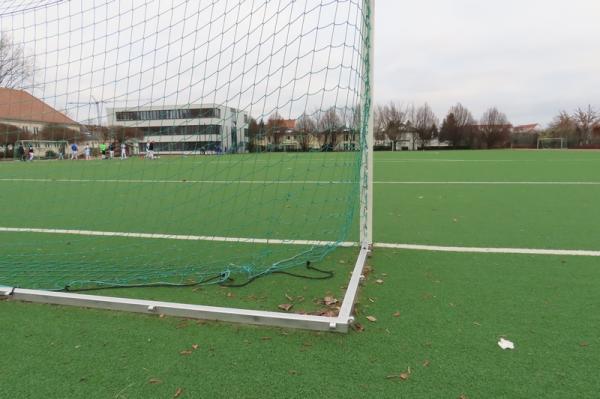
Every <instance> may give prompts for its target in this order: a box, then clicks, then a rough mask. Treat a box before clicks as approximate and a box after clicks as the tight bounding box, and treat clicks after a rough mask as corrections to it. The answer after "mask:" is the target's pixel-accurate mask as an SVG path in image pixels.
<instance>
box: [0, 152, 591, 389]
mask: <svg viewBox="0 0 600 399" xmlns="http://www.w3.org/2000/svg"><path fill="white" fill-rule="evenodd" d="M375 161H376V163H375V165H376V177H375V179H376V181H379V182H382V181H388V182H405V181H413V182H421V181H437V182H444V181H470V182H474V181H487V182H490V181H523V182H534V181H570V182H578V181H588V182H600V178H598V174H597V172H596V171H597V170H600V169H599V168H598V166H600V153H598V152H572V151H564V152H558V151H550V152H520V151H514V152H513V151H497V152H495V151H490V152H448V153H414V154H407V153H397V154H391V153H380V154H376V159H375ZM1 166H2V165H0V167H1ZM3 187H4V186H3ZM375 187H376V191H375V201H376V202H375V210H376V213H375V240H376V241H378V242H380V241H386V242H403V243H415V244H436V245H466V246H494V247H497V246H507V247H545V248H556V249H592V250H600V243H599V242H598V240H597V238H596V237H599V236H600V227H598V223H597V222H598V220H599V216H600V215H599V214H598V210H597V207H594V206H593V204H594V202H597V199H598V198H600V197H599V196H598V194H600V193H598V187H597V186H593V185H591V186H554V185H552V186H536V185H524V186H519V185H506V186H504V185H503V186H495V185H494V186H449V185H443V184H440V185H385V184H376V185H375ZM352 258H353V254H352V253H351V250H338V251H336V252H334V253H333V254H332V255H331V256H330V257H328V258H327V260H326V261H325V262H324V264H323V266H324V268H330V269H334V270H336V271H337V272H338V273H337V276H336V279H335V280H330V281H329V282H327V281H300V280H297V279H287V278H285V277H283V276H272V277H270V278H268V279H265V280H263V281H259V282H257V284H256V285H250V286H248V287H245V288H242V289H239V290H226V289H222V288H217V287H205V288H203V289H202V290H197V291H193V289H183V290H169V289H161V290H154V289H149V290H141V291H137V292H133V291H132V292H131V293H130V294H131V295H133V296H145V297H152V298H157V299H171V300H180V301H192V302H193V301H197V300H198V299H201V301H208V302H212V303H214V304H220V305H228V304H234V303H235V304H237V305H239V306H248V307H254V305H256V307H255V308H265V309H269V308H274V307H275V306H276V304H278V303H283V302H289V298H287V297H286V294H287V295H288V296H291V297H293V298H298V297H304V301H303V303H304V302H306V303H307V305H306V306H308V304H311V303H312V304H314V303H315V301H317V300H318V299H319V298H320V297H322V296H324V295H333V296H336V297H337V296H340V295H342V293H343V285H344V276H347V273H348V271H349V269H350V266H351V265H350V263H351V261H352ZM597 259H598V258H592V257H566V256H530V255H489V254H487V255H484V254H460V253H459V254H448V253H429V252H421V251H400V250H376V251H375V253H374V255H373V257H372V258H371V259H370V260H369V263H370V266H371V267H372V268H373V271H372V272H371V273H370V274H369V276H368V279H367V281H366V282H365V284H364V286H363V287H362V289H361V291H360V297H359V300H358V304H357V321H358V323H359V324H360V326H362V328H360V327H358V328H357V329H358V330H359V331H352V332H351V333H350V334H348V335H335V334H327V333H312V332H303V331H289V330H283V329H272V328H261V327H251V326H239V325H232V324H225V323H202V322H200V323H198V322H195V321H185V320H180V319H176V318H169V317H166V318H160V317H148V316H143V315H131V314H124V313H118V312H108V311H97V310H86V309H77V308H66V307H58V306H46V305H32V304H22V303H16V302H10V301H2V302H0V315H1V316H2V317H1V318H2V321H3V325H4V327H3V328H2V333H1V336H0V338H1V339H0V359H2V362H0V392H2V396H3V397H15V398H21V397H23V398H27V397H48V398H64V397H85V398H96V397H97V398H115V397H120V398H141V397H157V398H162V397H167V398H168V397H174V396H175V395H176V393H177V392H178V390H179V389H181V394H180V395H179V397H189V398H197V397H224V398H230V397H247V398H264V397H282V398H296V397H298V398H300V397H345V398H347V397H356V398H359V397H382V398H384V397H385V398H397V397H423V398H430V397H450V398H453V397H454V398H459V397H461V396H463V397H468V398H479V397H494V398H503V397H504V398H517V397H522V398H537V397H540V398H553V397H556V398H559V397H560V398H563V397H578V398H579V397H581V398H584V397H590V398H593V397H597V392H598V391H600V380H598V379H597V377H596V376H597V368H598V366H600V361H599V360H598V359H600V339H599V338H598V330H599V327H600V316H599V315H600V305H599V304H600V291H599V290H598V289H597V286H598V284H599V283H600V271H599V269H598V260H597ZM378 280H379V281H378ZM229 292H232V294H231V295H228V293H229ZM115 294H123V291H119V292H116V293H115ZM196 303H197V302H196ZM237 305H236V306H237ZM301 306H303V305H302V304H299V305H298V307H301ZM317 308H318V306H316V305H315V306H314V308H313V309H317ZM368 316H373V317H375V319H376V321H369V320H368V319H367V317H368ZM363 328H364V330H363ZM500 337H505V338H507V339H509V340H511V341H514V342H515V344H516V349H515V350H514V351H502V350H501V349H500V348H499V347H498V345H497V341H498V339H499V338H500ZM194 345H198V347H197V349H193V348H194Z"/></svg>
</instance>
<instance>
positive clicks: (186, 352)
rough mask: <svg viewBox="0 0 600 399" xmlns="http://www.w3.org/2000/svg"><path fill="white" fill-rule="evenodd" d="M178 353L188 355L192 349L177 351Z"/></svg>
mask: <svg viewBox="0 0 600 399" xmlns="http://www.w3.org/2000/svg"><path fill="white" fill-rule="evenodd" d="M179 354H180V355H181V356H188V355H191V354H192V351H190V350H184V351H181V352H179Z"/></svg>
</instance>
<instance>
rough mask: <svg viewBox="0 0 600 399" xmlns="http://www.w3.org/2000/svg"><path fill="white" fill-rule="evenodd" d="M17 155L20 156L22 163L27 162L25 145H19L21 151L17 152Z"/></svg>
mask: <svg viewBox="0 0 600 399" xmlns="http://www.w3.org/2000/svg"><path fill="white" fill-rule="evenodd" d="M17 154H18V155H19V159H20V160H21V161H25V148H23V144H19V149H18V150H17Z"/></svg>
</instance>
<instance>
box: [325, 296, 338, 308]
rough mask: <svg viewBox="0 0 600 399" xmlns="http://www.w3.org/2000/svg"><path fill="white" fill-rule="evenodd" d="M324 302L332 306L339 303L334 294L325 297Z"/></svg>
mask: <svg viewBox="0 0 600 399" xmlns="http://www.w3.org/2000/svg"><path fill="white" fill-rule="evenodd" d="M323 303H324V304H325V305H327V306H331V305H335V304H336V303H338V300H337V299H335V298H334V297H332V296H326V297H325V298H323Z"/></svg>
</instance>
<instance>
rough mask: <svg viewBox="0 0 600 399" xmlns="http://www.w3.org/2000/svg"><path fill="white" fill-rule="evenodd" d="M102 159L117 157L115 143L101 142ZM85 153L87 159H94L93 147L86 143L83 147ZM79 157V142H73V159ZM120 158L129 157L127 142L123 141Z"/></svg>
mask: <svg viewBox="0 0 600 399" xmlns="http://www.w3.org/2000/svg"><path fill="white" fill-rule="evenodd" d="M98 147H99V149H100V159H113V158H114V157H115V148H116V147H117V146H116V144H115V143H110V144H109V145H108V146H107V145H106V144H104V143H102V144H100V145H99V146H98ZM83 155H84V157H85V160H86V161H89V160H91V159H92V149H91V147H90V146H89V145H87V144H86V145H85V147H84V148H83ZM78 158H79V146H78V145H77V143H73V144H71V160H73V161H76V160H77V159H78ZM120 159H122V160H124V159H127V145H125V143H121V154H120Z"/></svg>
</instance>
